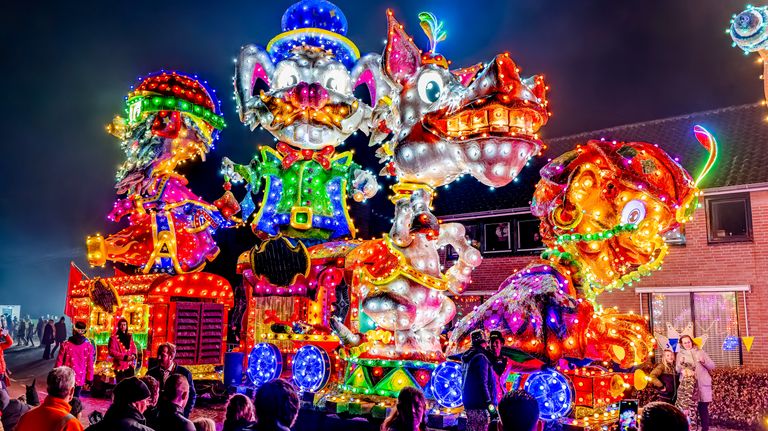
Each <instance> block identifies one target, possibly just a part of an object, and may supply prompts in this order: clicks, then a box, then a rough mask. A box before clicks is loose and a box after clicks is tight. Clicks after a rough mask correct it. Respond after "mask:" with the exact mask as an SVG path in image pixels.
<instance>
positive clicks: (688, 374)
mask: <svg viewBox="0 0 768 431" xmlns="http://www.w3.org/2000/svg"><path fill="white" fill-rule="evenodd" d="M680 346H681V347H682V348H681V349H680V352H678V354H677V361H676V363H677V367H676V368H677V372H678V373H681V375H680V389H679V391H678V401H680V400H679V398H680V396H681V394H682V393H683V386H684V384H685V383H684V379H686V381H687V382H693V384H695V385H696V387H695V390H694V391H693V394H694V395H693V396H692V397H691V399H690V400H688V401H689V404H692V403H696V401H698V404H696V405H695V408H696V410H697V411H695V412H691V410H693V409H692V408H687V409H686V408H683V407H680V406H679V405H678V407H680V409H681V410H683V412H684V413H686V414H687V415H688V420H689V421H691V429H692V430H695V429H697V426H696V419H695V415H696V413H698V416H699V424H701V430H702V431H709V403H711V402H712V376H710V375H709V372H710V371H712V370H714V369H715V363H714V361H712V359H711V358H710V357H709V355H707V352H705V351H703V350H701V349H700V348H699V346H697V345H696V343H694V342H693V339H692V338H691V337H690V336H689V335H683V336H682V337H680ZM697 395H698V396H697ZM692 417H693V419H692Z"/></svg>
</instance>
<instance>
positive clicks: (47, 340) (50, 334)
mask: <svg viewBox="0 0 768 431" xmlns="http://www.w3.org/2000/svg"><path fill="white" fill-rule="evenodd" d="M54 341H56V334H55V329H53V320H48V323H46V324H45V328H43V338H42V340H41V341H40V342H41V343H43V345H44V346H45V350H43V359H51V344H53V343H54Z"/></svg>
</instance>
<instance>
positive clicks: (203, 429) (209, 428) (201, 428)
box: [192, 418, 216, 431]
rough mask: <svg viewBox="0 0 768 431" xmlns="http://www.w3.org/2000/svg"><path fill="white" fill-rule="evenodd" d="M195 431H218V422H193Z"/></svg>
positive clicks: (196, 420) (207, 419) (207, 420)
mask: <svg viewBox="0 0 768 431" xmlns="http://www.w3.org/2000/svg"><path fill="white" fill-rule="evenodd" d="M192 424H193V425H195V431H216V422H214V421H213V419H211V418H197V419H195V420H194V421H192Z"/></svg>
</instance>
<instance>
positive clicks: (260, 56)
mask: <svg viewBox="0 0 768 431" xmlns="http://www.w3.org/2000/svg"><path fill="white" fill-rule="evenodd" d="M274 71H275V65H274V64H273V63H272V59H271V58H269V54H268V53H267V51H265V50H264V49H263V48H261V47H259V46H256V45H246V46H244V47H243V48H242V49H241V50H240V55H238V56H237V62H236V63H235V98H236V100H237V111H238V113H239V114H240V121H242V122H243V123H245V124H248V125H250V126H251V127H255V122H256V117H255V115H254V113H253V111H252V110H253V108H254V107H255V105H256V102H257V101H258V100H259V95H258V94H254V88H255V87H256V85H257V83H258V82H259V80H261V81H262V82H263V83H264V84H265V85H266V86H267V87H268V86H269V85H271V82H270V80H271V78H272V74H273V73H274Z"/></svg>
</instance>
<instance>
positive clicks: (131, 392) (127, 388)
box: [86, 377, 152, 431]
mask: <svg viewBox="0 0 768 431" xmlns="http://www.w3.org/2000/svg"><path fill="white" fill-rule="evenodd" d="M113 394H114V400H113V401H112V405H111V406H109V409H107V413H106V414H105V415H104V419H102V420H101V421H100V422H98V423H96V424H94V425H91V426H89V427H88V428H87V429H86V431H152V428H150V427H148V426H147V425H146V420H145V419H144V410H146V409H147V405H148V403H149V396H150V393H149V389H147V385H145V384H144V382H142V381H141V380H139V379H138V378H136V377H129V378H127V379H123V380H121V381H120V383H118V384H117V386H115V389H114V391H113Z"/></svg>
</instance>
